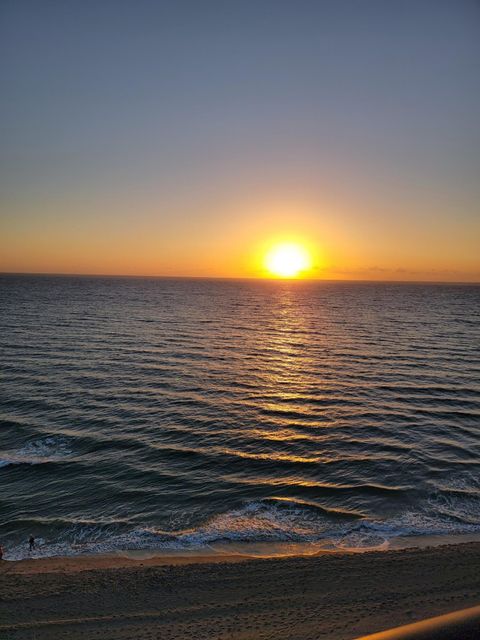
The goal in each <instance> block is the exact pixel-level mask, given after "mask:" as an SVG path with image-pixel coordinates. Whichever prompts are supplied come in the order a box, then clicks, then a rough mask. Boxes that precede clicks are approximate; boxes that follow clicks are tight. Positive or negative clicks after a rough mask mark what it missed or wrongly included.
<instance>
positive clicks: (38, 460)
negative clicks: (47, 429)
mask: <svg viewBox="0 0 480 640" xmlns="http://www.w3.org/2000/svg"><path fill="white" fill-rule="evenodd" d="M72 453H73V452H72V450H71V448H70V443H69V441H68V440H67V439H66V438H63V437H57V436H48V437H46V438H40V439H38V440H31V441H30V442H27V443H26V444H25V445H24V446H23V447H21V448H20V449H15V450H11V451H8V450H7V451H0V468H1V467H8V466H9V465H16V464H45V463H46V462H57V461H58V460H63V459H64V458H68V457H69V456H71V455H72Z"/></svg>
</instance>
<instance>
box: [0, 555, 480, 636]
mask: <svg viewBox="0 0 480 640" xmlns="http://www.w3.org/2000/svg"><path fill="white" fill-rule="evenodd" d="M478 603H480V543H468V544H461V545H451V546H442V547H432V548H427V549H407V550H399V551H382V552H370V553H362V554H358V553H355V554H354V553H343V554H339V553H334V554H333V553H326V554H322V555H318V556H313V557H312V556H310V557H291V558H284V559H254V560H253V559H248V558H245V557H243V558H242V557H239V556H232V557H228V556H223V557H222V556H215V557H208V556H199V557H197V558H192V557H184V558H169V557H153V558H140V559H134V558H131V557H128V556H127V557H124V556H90V557H80V558H78V557H77V558H51V559H43V560H42V559H39V560H26V561H20V562H2V563H1V565H0V638H2V640H17V639H18V640H19V639H22V640H24V639H25V640H26V639H28V640H32V639H33V638H35V640H60V639H62V640H64V639H65V638H68V639H72V640H80V639H82V640H86V639H88V640H90V639H100V638H101V639H102V640H103V639H106V640H113V639H118V640H127V639H128V640H154V639H161V640H173V639H176V640H177V639H192V640H197V639H199V640H200V639H202V638H204V639H205V640H207V639H208V640H227V639H229V640H254V639H255V640H260V639H262V640H266V639H272V640H273V639H275V640H287V639H288V640H314V639H315V640H319V639H321V640H351V639H352V638H355V637H357V636H359V635H362V634H366V633H373V632H375V631H380V630H383V629H386V628H390V627H393V626H397V625H401V624H407V623H409V622H413V621H416V620H421V619H423V618H426V617H430V616H434V615H439V614H442V613H447V612H450V611H454V610H456V609H461V608H464V607H470V606H473V605H476V604H478Z"/></svg>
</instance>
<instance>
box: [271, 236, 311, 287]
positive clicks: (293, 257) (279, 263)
mask: <svg viewBox="0 0 480 640" xmlns="http://www.w3.org/2000/svg"><path fill="white" fill-rule="evenodd" d="M265 266H266V268H267V269H268V271H269V272H270V273H272V274H273V275H275V276H277V277H279V278H296V277H297V276H299V275H300V274H301V273H302V272H304V271H306V270H308V269H310V268H311V266H312V260H311V257H310V254H309V252H308V251H307V250H306V249H305V247H303V246H301V245H299V244H295V243H283V244H279V245H276V246H275V247H273V248H272V249H271V250H270V251H269V252H268V253H267V255H266V256H265Z"/></svg>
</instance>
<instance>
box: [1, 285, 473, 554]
mask: <svg viewBox="0 0 480 640" xmlns="http://www.w3.org/2000/svg"><path fill="white" fill-rule="evenodd" d="M0 305H1V306H0V350H1V370H2V383H1V397H0V543H1V544H2V545H3V547H4V549H5V557H6V558H7V559H16V558H22V557H27V556H28V549H27V546H28V545H27V541H28V537H29V535H30V534H33V535H34V536H35V537H36V539H37V550H36V551H35V552H34V555H35V556H36V557H39V556H52V555H70V554H80V553H98V552H101V553H107V552H114V551H122V552H124V551H125V552H144V553H205V552H209V553H210V552H212V553H225V552H233V553H240V552H244V550H245V549H248V550H250V552H251V553H253V554H255V553H257V554H263V553H265V554H267V555H269V554H272V555H275V554H282V553H288V552H292V551H294V550H295V549H298V548H302V549H304V550H306V551H307V552H308V551H309V550H311V551H312V552H313V551H315V550H318V549H321V548H325V549H331V550H335V549H357V550H362V549H372V548H375V549H386V548H389V546H391V545H392V544H394V543H395V541H398V540H403V541H404V543H405V544H408V541H409V540H412V541H418V540H419V539H422V538H425V537H431V536H441V537H442V539H445V537H446V538H447V539H448V540H450V539H451V540H455V539H456V538H457V537H458V536H465V535H469V536H475V535H479V537H480V286H477V285H441V284H388V283H378V284H377V283H347V282H309V281H253V280H250V281H247V280H245V281H240V280H238V281H236V280H204V279H162V278H120V277H111V278H109V277H70V276H27V275H22V276H14V275H3V276H0Z"/></svg>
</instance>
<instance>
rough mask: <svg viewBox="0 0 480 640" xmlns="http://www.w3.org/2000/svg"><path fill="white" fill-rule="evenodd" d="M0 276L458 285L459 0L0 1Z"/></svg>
mask: <svg viewBox="0 0 480 640" xmlns="http://www.w3.org/2000/svg"><path fill="white" fill-rule="evenodd" d="M0 21H1V33H0V75H1V78H0V79H1V87H2V96H3V97H2V100H1V103H0V115H1V128H2V134H1V138H2V142H1V168H2V171H1V178H0V180H1V184H0V188H1V221H0V236H1V237H0V271H15V272H57V273H58V272H63V273H104V274H106V273H115V274H137V275H139V274H148V275H193V276H259V275H262V269H261V264H260V263H261V256H262V253H263V252H264V250H265V247H266V246H267V245H268V244H269V243H271V242H272V241H274V240H276V239H300V240H302V241H303V240H304V241H306V242H307V243H308V244H309V245H310V246H311V247H313V250H314V254H315V269H314V270H313V272H312V274H311V275H312V276H313V277H319V278H346V279H381V280H385V279H396V280H410V279H412V280H457V281H467V280H468V281H480V250H479V247H480V211H479V202H480V179H479V178H480V175H479V174H480V171H479V168H480V127H479V122H480V3H479V2H477V1H476V0H449V1H445V0H388V1H387V0H315V1H313V0H289V1H286V0H255V1H253V2H252V1H249V0H242V1H239V0H235V1H231V0H221V1H220V0H218V1H213V0H185V1H182V0H171V1H168V2H166V1H165V2H162V1H161V0H156V1H154V0H128V1H125V0H58V1H48V0H42V1H39V0H35V1H32V2H27V1H25V0H2V2H1V5H0Z"/></svg>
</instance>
